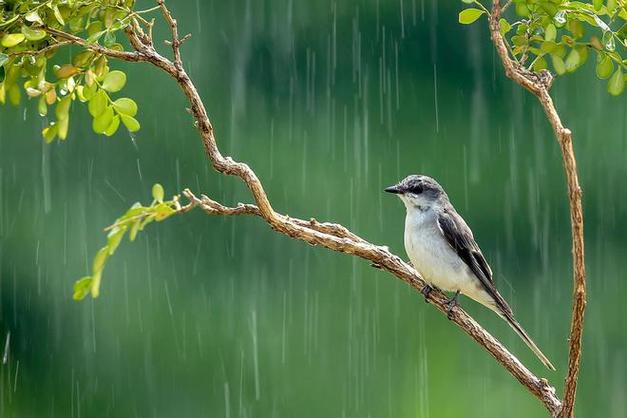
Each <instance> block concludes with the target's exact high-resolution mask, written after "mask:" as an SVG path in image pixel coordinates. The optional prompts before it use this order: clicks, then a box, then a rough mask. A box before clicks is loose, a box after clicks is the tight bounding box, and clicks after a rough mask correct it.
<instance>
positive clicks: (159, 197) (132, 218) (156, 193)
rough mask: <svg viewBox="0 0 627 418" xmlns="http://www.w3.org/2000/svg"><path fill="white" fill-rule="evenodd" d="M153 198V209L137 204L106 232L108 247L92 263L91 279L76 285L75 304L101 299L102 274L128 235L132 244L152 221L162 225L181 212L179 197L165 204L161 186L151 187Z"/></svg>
mask: <svg viewBox="0 0 627 418" xmlns="http://www.w3.org/2000/svg"><path fill="white" fill-rule="evenodd" d="M152 198H153V201H152V203H151V204H150V206H143V205H142V204H141V203H139V202H137V203H135V204H134V205H133V206H131V207H130V209H129V210H127V211H126V213H125V214H124V215H122V216H120V217H119V218H118V219H116V221H115V223H114V224H113V225H111V226H110V227H109V228H107V230H108V231H109V233H108V235H107V243H106V245H105V246H104V247H102V248H101V249H100V250H98V252H97V253H96V256H95V257H94V261H93V263H92V271H91V275H90V276H85V277H82V278H81V279H79V280H77V281H76V282H75V283H74V294H73V298H74V300H81V299H83V298H84V297H85V296H87V295H88V294H91V296H92V297H94V298H96V297H98V295H99V294H100V282H101V279H102V271H103V270H104V268H105V265H106V263H107V260H108V259H109V257H110V256H111V255H113V253H115V250H117V248H118V246H119V245H120V243H121V242H122V239H123V238H124V236H125V235H126V234H127V233H128V237H129V240H130V241H135V238H136V237H137V234H138V233H139V232H140V231H143V230H144V228H145V227H146V225H148V224H149V223H151V222H153V221H157V222H161V221H163V220H165V219H167V218H169V217H170V216H172V215H174V214H176V213H177V212H178V210H180V208H181V206H180V204H179V201H178V196H174V197H173V198H172V200H168V201H164V200H163V198H164V190H163V187H162V186H161V185H160V184H159V183H157V184H155V185H154V186H152Z"/></svg>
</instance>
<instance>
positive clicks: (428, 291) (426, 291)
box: [420, 285, 433, 303]
mask: <svg viewBox="0 0 627 418" xmlns="http://www.w3.org/2000/svg"><path fill="white" fill-rule="evenodd" d="M431 292H433V287H431V286H429V285H425V287H423V288H422V290H421V291H420V293H422V296H424V297H425V303H429V295H430V294H431Z"/></svg>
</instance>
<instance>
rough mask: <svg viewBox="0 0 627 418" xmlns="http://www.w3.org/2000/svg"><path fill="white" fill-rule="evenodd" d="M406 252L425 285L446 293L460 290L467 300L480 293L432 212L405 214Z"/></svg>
mask: <svg viewBox="0 0 627 418" xmlns="http://www.w3.org/2000/svg"><path fill="white" fill-rule="evenodd" d="M405 251H407V255H408V256H409V259H410V260H411V262H412V264H413V265H414V268H415V269H416V270H417V271H418V272H419V273H420V274H421V275H422V276H423V278H424V279H425V280H426V281H427V282H428V283H430V284H432V285H434V286H436V287H438V288H440V289H442V290H445V291H457V290H460V291H461V292H462V293H464V294H466V295H468V296H470V297H473V296H475V294H476V293H477V292H479V291H480V289H478V287H477V285H478V284H479V283H478V280H477V279H476V278H475V277H474V275H473V274H472V273H471V272H470V269H469V268H468V266H466V264H465V263H464V261H463V260H462V259H461V258H459V257H458V255H457V254H456V253H455V251H454V250H453V249H452V248H451V246H450V245H449V244H448V242H447V241H446V239H445V238H444V236H443V234H442V231H441V229H440V227H439V226H438V223H437V215H436V214H435V213H434V211H433V210H431V209H427V210H424V211H420V210H412V211H408V212H407V217H406V219H405ZM482 293H483V292H482ZM476 296H477V297H480V296H479V295H476ZM473 299H475V297H473Z"/></svg>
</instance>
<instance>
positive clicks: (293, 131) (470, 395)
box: [0, 0, 627, 418]
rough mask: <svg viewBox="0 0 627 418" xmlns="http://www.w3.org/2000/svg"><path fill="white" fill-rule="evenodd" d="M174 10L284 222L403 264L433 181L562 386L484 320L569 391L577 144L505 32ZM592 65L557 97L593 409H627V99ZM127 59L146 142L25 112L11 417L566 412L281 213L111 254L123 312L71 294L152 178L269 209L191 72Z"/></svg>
mask: <svg viewBox="0 0 627 418" xmlns="http://www.w3.org/2000/svg"><path fill="white" fill-rule="evenodd" d="M143 4H144V5H146V6H148V5H150V3H149V2H143ZM170 5H171V7H172V9H173V12H174V13H175V15H176V16H177V18H178V21H179V24H180V30H181V32H183V33H187V32H191V33H192V34H193V37H192V39H191V40H190V41H189V42H188V43H186V44H185V46H184V47H183V54H184V61H185V66H186V67H187V68H188V70H189V73H190V75H191V77H192V78H193V80H194V82H195V83H196V86H197V88H198V89H199V91H200V93H201V95H202V97H203V98H204V100H205V104H206V105H207V108H208V111H209V114H210V117H211V119H212V121H213V123H214V126H215V129H216V133H217V137H218V143H219V146H220V148H221V149H222V151H223V153H224V154H225V155H232V156H233V157H234V158H236V159H239V160H243V161H246V162H248V163H249V164H250V165H251V167H253V168H254V170H255V171H256V172H257V174H258V175H259V177H260V178H261V179H262V181H263V182H264V184H265V186H266V189H267V191H268V194H269V197H270V199H271V200H272V202H273V204H274V207H275V208H276V210H278V211H280V212H282V213H288V214H290V215H293V216H299V217H303V218H309V217H316V218H317V219H321V220H333V221H337V222H340V223H342V224H344V225H346V226H348V227H350V228H351V229H352V230H353V231H355V232H356V233H358V234H360V235H361V236H363V237H365V238H367V239H369V240H370V241H372V242H375V243H379V244H385V245H389V246H390V248H391V249H392V250H393V251H394V252H396V253H397V254H400V255H403V256H404V250H403V244H402V233H403V232H402V231H403V221H404V208H403V207H402V205H401V203H400V202H399V201H398V199H396V198H394V197H393V196H389V195H386V194H384V193H382V189H383V188H384V187H385V186H388V185H390V184H393V183H395V182H396V181H397V180H399V179H400V178H402V177H404V176H405V175H407V174H410V173H423V174H429V175H431V176H434V177H435V178H437V179H438V180H439V181H440V182H441V183H442V184H443V185H444V187H445V188H446V189H447V191H448V193H449V195H450V197H451V199H452V201H453V203H454V204H455V205H456V207H457V209H458V211H459V212H460V213H461V214H462V215H463V216H464V217H465V218H466V220H467V221H468V223H469V224H470V225H471V227H472V228H473V230H474V232H475V236H476V238H477V240H478V242H479V244H480V245H481V247H482V249H483V250H484V253H485V254H486V257H487V258H488V260H489V261H490V263H491V265H492V267H493V270H494V271H495V277H496V281H497V284H498V286H499V288H500V289H501V292H502V293H503V294H504V296H505V297H506V299H508V300H509V301H510V303H511V304H512V306H513V308H514V311H515V312H516V314H517V317H518V319H519V320H520V322H521V323H522V324H523V325H524V326H525V328H526V329H527V330H528V331H529V333H530V334H531V335H532V336H533V338H534V339H535V340H536V342H537V343H538V345H539V346H540V347H541V348H542V349H543V351H544V352H545V353H546V354H547V355H548V357H549V358H550V359H551V360H552V361H553V362H554V363H555V365H556V367H557V369H558V371H557V372H549V371H547V370H546V369H544V368H543V367H542V365H541V364H540V363H539V362H538V361H537V360H536V359H535V358H534V357H533V355H532V354H531V353H530V352H529V350H528V349H527V348H526V347H525V346H524V345H523V344H522V343H521V342H520V341H519V339H518V338H517V337H516V335H515V334H514V333H513V332H512V331H511V330H510V329H509V328H508V327H507V326H506V325H505V324H504V323H503V322H502V321H501V320H499V319H498V318H497V317H496V316H495V315H494V314H492V313H491V312H488V311H487V310H485V309H484V308H482V307H480V306H478V305H477V304H475V303H474V302H472V301H470V300H468V299H466V298H462V302H461V303H462V305H463V306H464V307H465V308H467V309H468V310H469V311H470V312H471V313H472V314H473V315H475V317H476V318H477V319H478V320H479V321H480V322H481V323H482V324H483V325H484V326H485V327H486V328H487V329H488V330H489V331H490V332H493V333H494V334H495V335H496V336H498V337H499V338H500V339H501V341H503V342H504V343H505V344H506V345H507V346H508V347H509V348H510V349H511V350H512V351H513V352H514V353H515V354H516V355H517V356H519V358H520V359H521V360H522V361H523V362H524V363H525V364H527V365H528V367H530V368H531V369H532V370H533V371H534V372H535V373H538V374H539V375H541V376H546V377H547V378H548V379H549V380H550V381H551V382H552V383H553V384H555V385H556V386H557V390H558V393H561V390H562V386H563V382H562V377H563V375H564V373H565V368H566V361H567V343H566V338H567V334H568V327H569V320H570V310H571V289H572V285H571V280H572V279H571V266H570V263H571V257H570V227H569V218H568V211H567V209H568V207H567V198H566V191H565V184H564V176H563V172H562V166H561V158H560V153H559V148H558V146H557V144H556V142H555V140H554V138H553V136H552V132H551V130H550V127H549V125H548V123H547V122H546V120H545V118H544V115H543V113H542V110H541V108H540V107H539V106H538V104H537V103H536V101H535V100H534V99H533V97H531V96H530V95H529V94H528V93H526V92H525V91H523V90H521V88H519V87H518V86H517V85H515V84H514V83H512V82H510V81H509V80H506V79H505V78H504V76H503V71H502V68H501V66H500V63H499V62H498V59H497V58H496V57H495V56H494V53H493V50H492V47H491V44H490V40H489V36H488V33H487V31H486V28H485V26H486V25H485V20H481V21H480V22H482V23H481V24H478V25H473V26H472V27H462V26H460V25H459V24H458V23H457V13H458V11H459V9H460V8H461V7H462V6H463V5H461V4H458V3H455V2H438V1H436V0H398V1H397V0H394V1H392V0H390V1H385V0H377V1H374V0H369V1H366V0H363V1H340V2H337V1H330V0H320V1H293V0H265V1H255V0H248V1H245V0H238V1H232V2H224V1H206V0H202V1H201V0H195V1H192V0H185V1H182V0H179V1H174V0H172V1H170ZM162 29H163V28H162ZM158 35H159V36H161V35H164V31H163V30H159V31H158ZM164 51H165V52H167V49H166V48H164ZM70 54H71V51H69V50H66V51H64V52H61V57H65V58H67V57H69V56H70ZM591 61H593V60H591ZM592 64H593V62H589V63H588V64H587V65H586V66H585V68H584V69H583V70H581V71H579V72H578V73H577V74H576V75H573V76H566V77H563V78H560V79H559V80H557V81H556V83H555V86H554V94H555V100H556V103H557V106H558V108H559V110H560V112H561V114H562V117H563V119H564V121H565V124H566V125H567V126H569V127H570V128H571V129H572V130H573V132H574V137H575V149H576V152H577V156H578V164H579V171H580V174H581V182H582V186H583V188H584V195H583V196H584V210H585V215H586V255H587V263H588V280H589V282H588V283H589V304H588V310H587V318H586V334H585V341H584V360H583V365H582V375H581V379H580V385H579V398H578V402H577V410H578V414H579V416H582V417H584V416H586V417H589V416H603V417H624V416H627V348H626V347H627V332H626V331H625V330H626V327H625V320H624V318H625V316H626V315H627V308H625V304H624V303H623V302H624V297H625V294H626V291H627V287H626V286H627V285H626V284H625V280H624V277H625V276H624V275H625V270H626V269H627V259H626V257H625V250H626V249H627V245H626V244H627V240H626V239H625V233H626V232H627V221H626V220H625V214H626V212H627V194H626V193H625V192H624V191H625V180H624V179H625V177H626V175H627V164H626V162H627V126H626V124H627V122H626V121H627V118H626V117H625V116H626V115H627V107H626V101H625V96H623V97H619V98H613V97H610V96H609V95H608V94H607V92H606V90H605V89H606V83H605V82H600V81H598V80H596V78H595V77H594V68H593V65H592ZM112 67H117V68H123V69H124V70H125V71H126V72H127V73H128V76H129V83H128V86H127V88H126V89H125V94H128V95H129V96H130V97H133V98H134V99H136V101H137V102H138V103H139V105H140V114H139V116H138V118H139V120H140V122H141V123H142V130H141V131H140V132H139V133H138V134H137V135H136V137H135V138H134V139H131V138H130V137H129V135H128V133H126V132H123V129H120V132H119V133H118V134H116V136H114V137H113V138H105V137H101V136H96V135H95V134H93V133H92V132H91V126H90V118H89V115H88V113H87V110H86V108H85V106H80V105H75V106H74V108H73V110H72V120H71V127H70V135H69V138H68V140H67V141H66V142H64V143H55V144H53V145H51V146H47V145H44V144H43V141H42V140H41V137H40V131H41V129H42V128H43V127H44V126H45V121H43V120H42V119H41V118H40V117H39V116H38V115H37V114H36V106H35V103H28V104H27V106H26V107H22V108H11V107H8V106H6V107H3V108H2V111H1V112H0V333H1V334H0V343H1V344H2V348H4V345H5V342H6V340H7V339H8V335H9V333H10V338H9V343H8V346H7V347H8V348H7V350H6V352H5V355H6V357H5V359H4V360H5V361H4V363H3V364H2V365H1V366H0V416H2V417H72V418H73V417H182V416H184V417H229V418H230V417H388V416H389V417H452V416H456V417H504V416H507V417H535V416H544V415H545V412H544V410H543V408H542V406H541V405H540V404H539V402H538V401H537V400H536V399H535V398H534V397H532V396H531V395H530V394H529V393H528V392H527V391H526V390H525V389H524V388H522V387H521V386H520V385H519V384H518V382H516V381H515V380H514V379H513V378H512V377H511V376H510V375H509V374H508V373H507V372H506V371H504V370H503V369H502V368H501V367H500V366H499V365H498V364H497V363H496V362H495V361H494V360H493V359H492V358H491V357H490V356H489V355H488V354H487V353H485V352H484V351H483V350H482V349H481V348H480V347H479V346H478V345H477V344H475V343H474V342H473V341H471V340H470V339H469V338H468V337H466V336H465V335H464V334H463V333H461V332H460V331H459V330H458V329H457V328H456V327H454V326H452V325H451V324H449V323H448V321H447V320H446V318H445V317H444V316H442V315H440V314H438V313H437V312H435V310H434V309H433V308H431V307H430V306H428V305H426V304H425V303H424V302H423V300H422V297H421V296H420V295H417V294H416V293H415V292H413V291H412V290H411V289H409V288H408V287H407V286H406V285H405V284H403V283H402V282H400V281H399V280H396V279H395V278H393V277H392V276H390V275H389V274H386V273H384V272H380V271H378V270H375V269H373V268H371V267H370V266H369V264H368V263H366V262H364V261H362V260H359V259H356V258H351V257H349V256H346V255H341V254H335V253H332V252H330V251H327V250H324V249H319V248H313V247H310V246H308V245H306V244H304V243H302V242H299V241H294V240H291V239H289V238H287V237H285V236H282V235H279V234H277V233H275V232H273V231H272V230H271V229H270V228H269V227H268V226H267V225H266V224H264V223H263V222H262V221H261V220H259V219H256V218H247V217H238V218H220V217H209V216H206V215H205V214H203V213H201V212H194V213H191V214H189V215H185V216H183V217H180V218H175V219H170V220H168V221H167V222H164V223H160V224H151V225H150V227H149V228H148V229H147V231H146V232H144V233H142V234H141V236H140V237H139V238H138V240H137V241H136V242H135V243H132V244H129V243H127V242H125V243H123V244H122V245H121V247H120V249H119V250H118V252H117V254H116V255H115V257H113V258H112V259H111V260H110V261H109V263H108V265H107V268H106V270H105V273H104V281H103V287H102V293H101V297H100V298H99V299H97V300H85V301H83V302H80V303H78V302H74V301H72V300H71V288H72V284H73V282H74V281H75V280H76V279H77V278H79V277H81V276H83V275H85V274H87V273H88V272H89V266H90V263H91V257H92V256H93V255H94V254H95V252H96V251H97V249H98V248H100V246H102V245H103V243H104V239H105V236H104V234H103V232H102V229H103V228H104V227H105V226H107V225H108V224H110V223H111V222H112V221H113V220H114V219H115V218H116V217H117V216H118V215H120V214H121V213H123V212H124V211H125V210H126V208H128V207H129V206H130V205H132V204H133V202H135V201H137V200H140V201H142V202H146V203H147V202H149V201H150V199H151V198H150V188H151V186H152V184H153V183H155V182H160V183H162V184H163V185H164V186H165V188H166V193H167V194H169V195H170V194H172V193H176V192H177V191H180V190H182V189H183V188H184V187H190V188H192V189H193V190H195V191H196V192H198V193H206V194H208V195H210V196H212V197H213V198H215V199H217V200H219V201H221V202H224V203H226V204H234V203H236V202H238V201H242V202H249V201H250V195H249V194H248V192H247V190H246V189H245V188H244V187H243V186H242V184H241V182H240V181H238V180H237V179H234V178H227V177H224V176H221V175H218V174H216V173H215V172H214V171H213V170H212V169H211V167H210V166H209V165H208V163H207V159H206V157H205V156H204V154H203V149H202V145H201V141H200V139H199V137H198V134H197V132H196V131H195V130H194V128H193V125H192V120H191V117H190V116H189V115H188V113H186V112H185V106H186V103H185V101H184V98H183V96H182V94H181V92H180V91H179V90H178V87H177V85H176V84H175V82H174V81H173V80H171V79H169V78H168V77H167V76H166V75H164V74H163V73H161V72H159V71H158V70H156V69H154V68H151V67H150V66H148V65H142V64H133V65H130V64H126V63H114V64H112ZM116 97H117V96H116Z"/></svg>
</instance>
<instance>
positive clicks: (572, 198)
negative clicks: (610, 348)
mask: <svg viewBox="0 0 627 418" xmlns="http://www.w3.org/2000/svg"><path fill="white" fill-rule="evenodd" d="M500 17H501V9H500V2H499V0H494V2H493V6H492V13H491V15H490V18H489V19H490V32H491V36H492V42H493V43H494V46H495V48H496V51H497V53H498V55H499V57H500V58H501V61H502V62H503V66H504V67H505V74H506V75H507V76H508V77H509V78H511V79H513V80H514V81H516V82H517V83H518V84H520V85H521V86H523V87H525V88H526V89H527V90H529V91H530V92H531V93H533V94H534V95H535V96H536V97H537V98H538V100H539V101H540V104H541V105H542V108H543V109H544V113H545V114H546V117H547V119H548V120H549V122H550V123H551V127H552V128H553V132H554V133H555V138H556V139H557V142H558V144H559V146H560V150H561V152H562V160H563V163H564V172H565V174H566V182H567V185H568V198H569V199H568V200H569V205H570V222H571V227H572V243H573V244H572V246H573V249H572V252H573V282H574V283H573V287H574V291H573V314H572V320H571V326H570V336H569V339H568V340H569V353H568V371H567V374H566V382H565V388H564V400H563V405H562V408H561V409H560V411H559V415H558V416H559V417H561V418H571V417H572V416H573V413H574V406H575V396H576V391H577V379H578V377H579V367H580V363H581V342H582V337H583V320H584V311H585V308H586V268H585V260H584V240H583V210H582V205H581V195H582V191H581V187H580V186H579V177H578V175H577V161H576V159H575V151H574V149H573V136H572V132H571V131H570V129H568V128H565V127H564V125H563V124H562V121H561V119H560V117H559V114H558V113H557V109H556V108H555V105H554V103H553V99H552V98H551V95H550V94H549V90H550V88H551V84H552V82H553V77H552V76H551V74H550V73H549V72H548V71H542V72H540V73H533V72H531V71H529V70H527V69H526V68H524V67H522V66H520V65H518V64H517V63H516V62H514V61H512V59H511V58H510V57H509V55H508V53H507V47H506V42H505V39H503V35H502V34H501V32H500V30H499V19H500Z"/></svg>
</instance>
